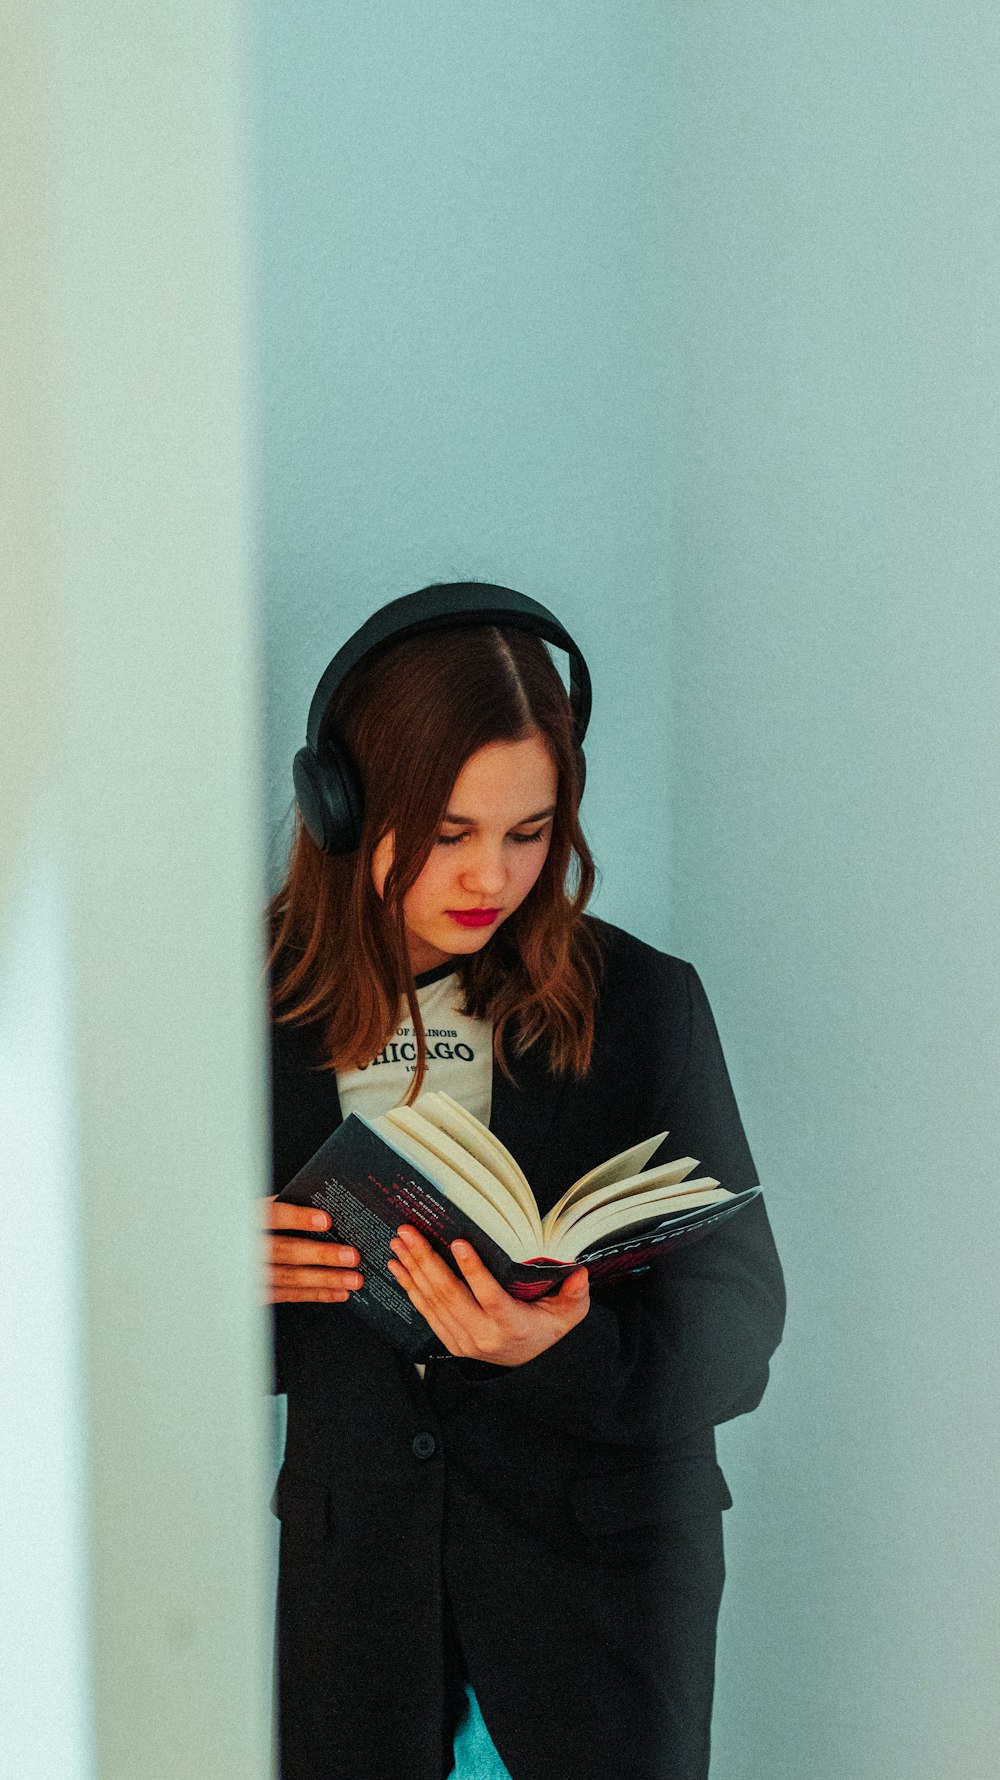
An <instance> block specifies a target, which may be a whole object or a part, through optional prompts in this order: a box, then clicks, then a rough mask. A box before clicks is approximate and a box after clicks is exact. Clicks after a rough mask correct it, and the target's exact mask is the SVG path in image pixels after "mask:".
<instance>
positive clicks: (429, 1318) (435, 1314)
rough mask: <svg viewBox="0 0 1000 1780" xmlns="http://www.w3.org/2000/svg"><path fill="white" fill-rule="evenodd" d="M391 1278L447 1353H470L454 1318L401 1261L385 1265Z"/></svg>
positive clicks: (462, 1331)
mask: <svg viewBox="0 0 1000 1780" xmlns="http://www.w3.org/2000/svg"><path fill="white" fill-rule="evenodd" d="M387 1265H388V1268H389V1271H390V1273H391V1274H392V1276H393V1278H394V1279H395V1280H397V1281H398V1283H399V1285H401V1286H402V1288H403V1291H404V1292H405V1293H406V1295H407V1297H408V1298H409V1300H410V1303H411V1304H412V1305H413V1308H414V1310H416V1311H419V1313H420V1315H421V1316H422V1317H423V1319H424V1321H425V1322H426V1323H429V1324H430V1327H431V1328H432V1329H433V1331H434V1333H435V1335H436V1336H437V1338H438V1340H439V1341H442V1342H443V1343H444V1345H445V1347H446V1348H447V1349H448V1352H449V1353H451V1354H455V1355H461V1354H467V1353H469V1352H470V1351H471V1348H470V1343H469V1339H468V1336H467V1334H466V1332H465V1330H464V1329H463V1328H462V1326H461V1324H460V1323H459V1322H457V1321H456V1319H455V1318H454V1316H451V1315H449V1313H448V1309H447V1307H446V1306H445V1305H443V1304H442V1302H441V1300H440V1299H439V1298H436V1297H433V1296H432V1295H431V1294H430V1293H428V1292H425V1291H423V1290H422V1289H421V1286H420V1283H419V1281H418V1280H416V1279H415V1278H414V1277H413V1275H412V1274H411V1273H410V1271H409V1269H408V1268H407V1267H406V1266H404V1264H403V1263H402V1262H401V1261H395V1260H393V1261H389V1262H388V1263H387Z"/></svg>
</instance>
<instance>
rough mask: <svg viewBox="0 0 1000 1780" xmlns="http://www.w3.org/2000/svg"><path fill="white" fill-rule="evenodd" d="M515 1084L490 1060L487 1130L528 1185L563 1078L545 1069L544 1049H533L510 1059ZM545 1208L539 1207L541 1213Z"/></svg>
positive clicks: (539, 1046) (561, 1090)
mask: <svg viewBox="0 0 1000 1780" xmlns="http://www.w3.org/2000/svg"><path fill="white" fill-rule="evenodd" d="M508 1061H509V1062H510V1065H511V1069H512V1071H513V1074H514V1078H515V1079H514V1083H511V1082H509V1081H508V1080H507V1077H506V1076H505V1075H504V1073H503V1070H502V1069H501V1068H500V1065H499V1063H498V1062H497V1060H496V1058H495V1057H494V1059H493V1103H492V1110H491V1112H490V1130H491V1131H492V1132H493V1134H494V1136H495V1137H498V1138H499V1139H500V1142H501V1143H502V1144H505V1145H506V1147H507V1148H508V1149H509V1150H510V1153H511V1155H512V1156H513V1157H514V1159H515V1160H516V1161H517V1162H518V1163H519V1164H520V1166H521V1168H522V1169H523V1170H524V1173H525V1174H526V1175H527V1177H528V1179H529V1181H532V1184H533V1185H534V1182H533V1180H532V1171H533V1169H534V1166H535V1163H536V1161H537V1159H538V1156H539V1155H540V1153H541V1149H542V1145H543V1144H544V1142H545V1139H546V1137H547V1136H548V1133H549V1128H550V1126H551V1124H552V1121H553V1119H554V1117H555V1113H556V1108H557V1106H558V1104H559V1100H560V1098H561V1096H562V1092H563V1087H564V1082H565V1078H563V1080H560V1079H559V1078H558V1077H555V1076H552V1075H551V1074H550V1073H549V1071H548V1070H547V1069H546V1067H545V1056H544V1047H543V1046H541V1045H538V1044H536V1045H533V1046H532V1048H531V1050H530V1051H528V1052H526V1054H525V1055H524V1056H523V1057H509V1056H508ZM547 1209H548V1208H547V1207H546V1206H544V1205H541V1210H542V1212H543V1213H544V1212H545V1211H546V1210H547Z"/></svg>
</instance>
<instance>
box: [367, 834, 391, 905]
mask: <svg viewBox="0 0 1000 1780" xmlns="http://www.w3.org/2000/svg"><path fill="white" fill-rule="evenodd" d="M395 857H396V831H395V829H394V828H390V830H389V832H388V834H384V835H383V836H382V838H381V840H380V841H376V843H375V851H374V853H373V854H372V883H373V884H374V886H375V892H376V895H377V896H378V897H379V898H380V899H381V897H382V892H383V891H384V889H385V880H386V878H387V876H388V873H389V867H390V866H391V864H392V862H393V860H394V859H395Z"/></svg>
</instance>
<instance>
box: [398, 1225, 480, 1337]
mask: <svg viewBox="0 0 1000 1780" xmlns="http://www.w3.org/2000/svg"><path fill="white" fill-rule="evenodd" d="M389 1247H390V1248H391V1249H392V1251H393V1253H394V1254H395V1255H396V1257H397V1259H398V1260H400V1261H402V1262H403V1263H404V1265H405V1266H406V1267H407V1268H408V1270H409V1272H410V1273H411V1274H412V1276H413V1278H414V1279H415V1280H416V1282H417V1284H418V1286H419V1287H420V1290H421V1291H422V1292H423V1293H424V1294H425V1295H426V1296H428V1297H430V1298H433V1299H437V1300H438V1301H439V1302H440V1303H441V1305H442V1307H443V1308H444V1309H447V1311H448V1312H449V1314H450V1315H452V1316H459V1317H460V1316H461V1315H462V1314H463V1312H467V1311H468V1310H470V1309H476V1308H478V1307H477V1306H476V1301H475V1299H474V1298H473V1297H472V1295H471V1293H470V1292H469V1289H468V1287H467V1286H466V1284H465V1283H464V1281H463V1280H462V1279H460V1278H459V1277H458V1275H457V1274H456V1273H455V1272H454V1271H453V1269H452V1268H451V1267H449V1265H448V1263H447V1261H445V1260H444V1259H443V1258H442V1257H441V1255H439V1254H438V1252H437V1250H436V1249H435V1248H432V1246H431V1244H430V1243H429V1242H428V1241H427V1240H426V1238H425V1237H423V1236H421V1235H420V1233H419V1232H418V1231H416V1230H414V1229H413V1228H412V1227H411V1226H407V1225H405V1224H404V1225H403V1226H402V1227H401V1228H400V1229H399V1230H397V1232H396V1236H395V1240H394V1241H393V1242H391V1243H390V1244H389Z"/></svg>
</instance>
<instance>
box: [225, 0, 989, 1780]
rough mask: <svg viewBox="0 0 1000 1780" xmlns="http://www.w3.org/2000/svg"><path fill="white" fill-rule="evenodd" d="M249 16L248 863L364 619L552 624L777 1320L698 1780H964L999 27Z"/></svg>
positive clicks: (602, 16)
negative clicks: (261, 694) (254, 771)
mask: <svg viewBox="0 0 1000 1780" xmlns="http://www.w3.org/2000/svg"><path fill="white" fill-rule="evenodd" d="M256 21H257V23H256V31H257V43H256V67H257V70H258V76H257V94H256V106H257V135H256V141H257V149H256V153H257V164H258V175H257V179H258V234H259V273H258V281H259V291H260V305H261V315H262V362H261V384H260V404H261V418H262V447H261V450H262V491H263V494H262V499H263V506H262V529H261V557H262V564H263V572H264V581H265V594H266V600H265V605H266V626H267V682H268V683H267V700H268V710H267V720H268V738H269V740H268V747H269V755H268V761H269V765H268V811H269V820H270V825H271V830H272V833H275V832H276V831H278V829H279V824H280V823H281V820H282V818H283V817H284V816H285V814H286V812H287V809H288V804H289V799H290V796H291V787H290V782H289V770H290V761H291V756H292V754H293V752H294V750H295V748H296V747H297V746H298V745H299V744H300V742H301V740H302V732H303V727H304V721H305V713H306V709H307V705H308V700H309V696H310V695H311V692H312V689H313V686H314V684H315V681H316V678H317V676H318V673H319V671H320V670H321V668H322V667H323V666H324V665H325V663H326V661H327V659H328V657H329V655H330V654H331V653H332V651H333V649H334V647H335V646H336V645H337V643H338V642H339V641H340V640H341V639H342V637H343V636H344V635H345V634H346V633H347V632H348V631H349V630H350V628H352V627H353V626H354V625H355V624H356V623H357V622H358V621H359V620H360V619H361V617H362V616H363V615H364V614H365V613H366V612H367V611H368V610H370V609H371V608H372V606H374V605H375V604H377V603H379V602H380V601H382V600H384V599H388V598H390V597H392V596H393V595H394V594H396V593H399V592H401V591H404V590H405V589H407V588H410V587H414V586H417V585H419V584H421V583H422V582H423V581H427V580H431V579H436V578H452V577H458V576H464V575H470V576H480V577H483V578H489V579H500V580H508V581H510V582H512V583H513V584H514V585H515V586H522V587H524V588H525V589H526V590H527V591H529V592H532V593H535V594H536V595H538V596H539V597H541V598H542V599H544V600H547V601H549V602H550V603H552V604H553V605H555V606H556V607H557V609H558V610H559V611H560V612H561V613H562V614H563V615H564V616H565V618H566V620H567V622H568V624H569V625H570V628H571V629H573V630H574V632H576V633H577V634H578V636H579V640H580V642H581V643H582V644H583V645H584V647H585V648H586V650H587V652H588V654H589V656H590V657H591V659H592V663H593V667H594V670H595V682H596V700H595V716H594V724H593V729H592V735H591V745H590V749H589V757H590V776H589V779H588V791H587V800H586V805H585V811H586V815H587V822H588V830H589V832H590V834H591V837H592V840H593V843H594V846H595V849H596V852H597V854H598V858H599V861H600V863H601V865H602V867H603V869H604V885H603V889H602V892H601V896H600V898H599V900H598V902H597V904H596V906H597V907H598V908H599V909H600V912H602V913H604V914H606V915H608V916H609V918H611V919H614V920H618V921H621V922H622V923H623V924H624V925H626V926H629V927H631V928H632V929H633V930H634V931H636V932H639V933H641V934H643V935H644V936H645V937H647V938H649V939H651V940H653V941H654V943H658V944H661V945H667V946H669V947H670V949H672V950H674V951H676V952H678V953H680V954H681V955H682V956H685V957H690V958H692V959H694V960H695V962H696V963H697V965H698V968H699V970H700V971H701V973H702V975H703V977H704V980H705V982H706V985H707V987H708V990H709V994H710V996H711V999H712V1002H713V1005H714V1007H715V1009H716V1013H717V1016H718V1020H719V1025H720V1028H721V1030H722V1033H723V1038H724V1042H725V1045H726V1050H727V1054H728V1056H729V1060H730V1066H731V1071H732V1074H733V1078H734V1084H735V1087H736V1091H737V1097H738V1099H739V1102H740V1105H741V1108H742V1111H743V1115H744V1121H745V1124H746V1126H747V1130H748V1133H749V1136H750V1140H751V1145H752V1147H753V1149H754V1152H755V1155H756V1159H757V1162H758V1167H759V1169H760V1172H761V1176H762V1178H763V1180H764V1183H765V1186H766V1188H767V1192H768V1202H769V1205H770V1207H771V1214H772V1219H773V1222H774V1224H775V1227H776V1230H777V1234H778V1239H779V1245H780V1247H781V1250H782V1253H783V1256H784V1258H785V1261H786V1267H787V1272H788V1277H789V1288H790V1299H791V1311H790V1321H789V1329H788V1334H787V1338H786V1342H785V1344H784V1347H783V1348H782V1350H781V1352H780V1353H779V1355H778V1358H777V1361H776V1364H775V1368H774V1383H773V1386H772V1389H771V1391H770V1393H769V1394H768V1396H767V1397H766V1398H765V1400H764V1403H763V1405H762V1406H761V1408H760V1409H759V1410H758V1412H757V1413H756V1414H755V1415H754V1416H753V1417H752V1418H751V1420H749V1421H742V1422H737V1423H735V1424H733V1425H732V1426H731V1427H728V1428H725V1429H723V1431H722V1435H721V1441H720V1445H721V1450H722V1455H723V1462H724V1465H725V1468H726V1471H727V1474H728V1476H729V1477H730V1481H731V1482H732V1485H733V1491H734V1495H735V1497H736V1507H735V1508H734V1509H733V1511H732V1512H731V1514H730V1515H729V1516H728V1517H727V1534H728V1548H727V1549H728V1565H729V1582H728V1586H727V1593H726V1599H725V1603H724V1609H723V1618H722V1624H721V1628H720V1663H719V1682H718V1703H717V1713H716V1734H715V1757H714V1762H713V1780H803V1777H804V1776H809V1777H810V1780H813V1777H815V1780H904V1777H905V1780H953V1776H956V1775H961V1776H962V1777H963V1780H994V1777H995V1774H996V1772H997V1767H998V1762H1000V1753H998V1752H1000V1726H998V1724H997V1719H996V1704H995V1702H996V1698H997V1689H996V1686H995V1674H996V1670H997V1666H998V1659H1000V1651H998V1649H997V1632H996V1621H997V1614H996V1610H995V1602H994V1599H993V1593H994V1591H993V1588H992V1579H991V1575H990V1566H989V1564H988V1561H987V1554H988V1553H990V1552H991V1551H995V1536H994V1531H993V1518H994V1516H993V1507H992V1501H991V1493H992V1492H991V1485H992V1480H993V1478H994V1477H995V1476H996V1474H997V1469H998V1462H1000V1449H998V1438H997V1434H996V1415H995V1407H994V1398H995V1388H992V1389H991V1385H992V1381H993V1380H994V1379H995V1378H996V1377H997V1376H998V1375H1000V1365H998V1360H997V1355H996V1333H995V1311H994V1309H993V1300H994V1296H995V1294H994V1293H993V1291H992V1282H993V1272H994V1265H993V1256H994V1255H995V1253H996V1240H995V1238H996V1210H995V1206H996V1196H995V1190H994V1188H993V1183H992V1172H993V1170H992V1158H991V1154H990V1150H991V1148H992V1139H993V1129H992V1125H993V1121H992V1120H991V1117H990V1115H991V1113H992V1112H993V1110H994V1108H995V1105H996V1098H997V1096H996V1082H997V1054H996V1053H997V1041H996V1015H995V1009H996V1006H997V1003H998V993H997V991H998V987H1000V985H998V983H997V974H998V956H1000V948H998V946H997V943H996V937H995V935H996V925H995V923H996V906H997V894H996V893H997V859H996V854H997V849H996V845H995V838H994V833H993V829H994V826H995V802H996V800H995V783H996V761H997V739H998V737H997V718H996V709H997V701H996V696H995V694H996V690H997V688H996V680H997V673H996V667H995V663H996V661H997V658H998V656H997V644H998V637H997V628H998V620H997V617H996V615H995V607H996V598H995V584H996V571H995V563H996V559H997V548H996V546H997V542H998V540H997V535H996V534H997V504H996V499H995V488H996V484H997V472H998V468H1000V465H998V462H997V457H998V443H997V427H996V418H995V417H996V413H997V400H996V398H997V391H996V387H995V385H996V367H997V365H998V364H1000V355H998V351H997V346H998V342H997V339H996V334H997V319H996V315H997V311H996V285H997V252H996V249H997V220H996V204H995V196H994V193H995V188H996V185H997V175H998V166H997V161H998V152H997V147H996V143H995V139H994V137H995V132H994V123H993V116H994V103H995V102H994V94H995V91H996V85H997V72H998V68H997V63H998V54H997V52H998V48H1000V44H998V29H1000V27H998V24H997V20H996V16H995V14H994V12H993V11H992V9H987V8H986V7H983V6H978V7H973V6H971V5H965V4H961V3H959V4H956V6H954V7H950V8H948V9H945V8H942V7H938V6H936V5H935V6H931V5H929V4H926V0H925V3H920V0H918V3H917V4H915V5H912V4H911V5H907V6H903V5H902V4H901V3H900V0H891V3H890V0H874V4H868V5H866V6H862V5H861V4H833V5H829V6H823V7H815V8H812V7H805V8H804V7H801V6H793V5H791V4H789V3H787V0H786V3H785V4H754V5H750V6H747V5H742V6H731V5H722V4H719V3H718V0H707V3H706V0H698V3H697V4H695V3H694V0H678V4H676V5H672V6H670V7H668V8H662V7H660V8H656V9H654V8H653V7H651V6H627V5H626V6H622V5H618V6H612V5H610V4H607V5H599V4H596V0H590V3H589V4H579V5H575V6H569V5H538V4H532V5H530V6H529V5H526V4H515V5H512V6H507V7H505V8H503V9H496V8H487V7H486V6H485V5H483V4H478V3H476V4H464V5H461V6H460V5H457V4H441V5H434V6H431V5H429V4H416V3H414V4H406V5H403V4H401V3H393V4H389V5H386V6H382V7H379V8H377V9H375V8H371V7H365V6H361V5H358V4H354V5H344V6H340V7H337V8H336V9H334V8H329V7H327V6H323V5H319V4H303V5H298V6H295V7H280V8H279V7H278V6H276V5H274V4H273V0H258V5H257V12H256ZM285 838H287V827H286V828H285V829H284V830H282V831H281V832H280V833H278V834H277V839H276V841H275V845H274V848H273V850H272V871H275V870H276V869H277V867H278V865H280V853H281V843H282V842H283V840H284V839H285ZM988 1146H989V1147H988ZM942 1203H943V1204H946V1205H947V1206H948V1207H949V1209H951V1210H953V1211H954V1212H955V1213H956V1215H957V1217H958V1220H959V1226H960V1229H959V1234H958V1235H957V1236H950V1237H948V1238H947V1239H945V1238H943V1237H942V1236H941V1234H940V1220H941V1216H942V1213H941V1210H940V1207H941V1205H942Z"/></svg>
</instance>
